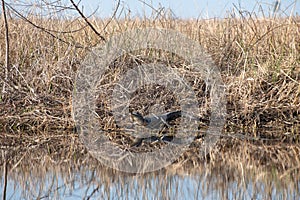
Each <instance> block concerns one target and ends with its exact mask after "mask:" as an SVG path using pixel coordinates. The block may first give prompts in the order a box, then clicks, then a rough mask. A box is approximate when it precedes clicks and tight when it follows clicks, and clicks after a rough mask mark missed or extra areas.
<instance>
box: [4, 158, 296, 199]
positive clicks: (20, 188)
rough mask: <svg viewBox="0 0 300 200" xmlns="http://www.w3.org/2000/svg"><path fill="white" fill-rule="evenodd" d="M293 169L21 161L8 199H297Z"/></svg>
mask: <svg viewBox="0 0 300 200" xmlns="http://www.w3.org/2000/svg"><path fill="white" fill-rule="evenodd" d="M2 170H3V169H2ZM294 172H295V171H294ZM294 172H292V171H291V173H290V174H287V173H286V172H285V173H281V174H279V173H275V172H270V171H269V170H265V171H263V170H262V171H253V170H252V171H251V170H248V171H247V170H245V169H237V168H232V167H230V166H217V167H214V168H211V167H210V166H209V165H207V164H203V165H202V166H197V167H195V168H194V169H193V170H188V169H187V170H183V169H180V170H179V169H178V170H175V169H174V168H173V167H169V168H168V169H166V170H160V171H157V172H153V173H147V174H138V175H136V174H128V173H121V172H118V171H114V170H112V169H109V168H106V167H103V166H101V165H100V164H99V163H97V162H93V163H89V162H87V163H85V164H81V165H76V164H74V163H73V164H49V163H48V164H40V165H39V164H34V165H32V166H25V165H24V166H22V165H21V164H20V166H18V167H16V168H14V169H13V170H10V171H9V173H8V185H7V199H299V198H300V191H299V188H300V178H299V175H296V174H295V173H294ZM1 180H2V181H1V185H0V189H1V193H2V190H3V176H1Z"/></svg>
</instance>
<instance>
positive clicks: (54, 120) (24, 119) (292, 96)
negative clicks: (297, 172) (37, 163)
mask: <svg viewBox="0 0 300 200" xmlns="http://www.w3.org/2000/svg"><path fill="white" fill-rule="evenodd" d="M30 20H31V21H33V22H34V23H36V24H42V25H43V26H44V27H45V28H46V29H49V30H56V32H53V34H54V35H55V36H56V37H55V38H54V37H52V36H50V35H49V34H47V33H45V32H44V31H42V30H40V29H36V28H34V27H32V25H30V24H28V23H25V22H24V21H21V20H16V19H10V20H9V28H10V29H9V36H10V38H11V40H10V59H11V61H10V63H11V68H10V69H11V71H9V74H8V76H9V77H8V80H9V81H8V83H7V91H8V93H7V94H1V99H0V108H1V109H0V132H1V136H0V137H1V138H0V141H1V142H0V143H1V144H2V146H4V147H5V148H12V147H13V146H15V145H19V147H20V149H22V151H25V149H26V148H28V147H29V146H33V148H34V149H39V148H42V149H43V151H44V153H45V154H49V155H51V156H52V157H55V156H57V152H60V153H62V154H63V155H64V156H65V157H66V158H74V157H76V155H77V153H78V151H81V150H82V151H83V147H82V146H81V147H78V146H75V144H77V142H74V140H76V141H77V136H76V135H75V134H74V132H72V130H73V129H74V126H75V125H74V122H73V119H72V116H71V109H72V105H71V98H72V91H73V87H74V77H75V74H76V71H77V70H78V69H79V68H80V64H81V62H82V61H83V60H84V57H85V55H86V54H87V53H88V52H89V49H90V48H92V47H94V46H97V45H100V44H103V41H102V40H101V39H100V38H99V37H97V36H96V35H95V34H94V33H93V32H92V31H91V30H90V29H89V28H88V27H84V26H83V25H82V22H81V21H80V20H78V21H72V22H71V21H67V20H46V19H42V20H41V19H38V18H31V19H30ZM2 23H3V22H2V21H1V24H0V49H1V51H0V65H1V68H0V77H1V79H0V87H2V85H3V83H4V80H5V79H4V77H5V70H4V67H3V66H4V60H5V54H4V52H5V51H4V49H5V40H4V25H3V24H2ZM92 23H93V24H94V25H95V27H96V28H97V29H98V30H103V27H104V26H105V25H106V22H105V21H103V20H99V19H98V20H94V21H92ZM144 27H154V28H168V29H174V30H177V31H179V32H181V33H184V34H186V35H187V36H188V37H189V38H191V39H193V40H195V41H197V42H199V44H201V45H202V47H203V48H204V49H205V50H206V52H207V53H208V54H210V55H211V56H212V58H213V60H214V62H215V64H216V65H217V66H218V67H219V69H220V71H221V75H222V78H223V81H224V83H225V85H226V95H227V112H228V115H227V122H226V125H225V129H224V133H223V134H224V136H225V135H227V136H232V135H234V134H237V133H238V134H239V135H244V136H249V137H251V138H253V140H251V141H248V143H247V144H246V145H245V143H244V142H245V141H242V142H241V141H240V140H238V139H228V138H227V137H226V138H227V139H226V138H225V139H224V140H221V141H220V145H219V147H218V148H219V149H218V150H219V151H218V152H223V153H224V154H222V155H218V154H219V153H216V154H214V155H213V154H212V155H211V160H213V161H218V160H221V161H225V160H226V159H229V158H230V156H231V154H230V153H228V152H230V149H232V148H235V149H236V150H238V151H236V152H237V153H236V155H235V154H234V155H235V156H237V157H239V158H240V159H242V160H244V161H245V160H246V161H247V162H252V163H253V161H254V160H255V162H256V161H257V162H258V163H260V164H266V163H268V161H270V162H271V163H277V162H279V163H277V164H278V165H280V166H282V168H284V169H285V168H286V166H285V164H287V163H285V161H286V160H289V161H291V163H292V164H293V163H294V164H295V165H296V163H299V160H296V161H295V160H290V158H293V157H297V158H298V157H299V140H300V53H299V52H300V45H299V44H300V19H299V17H291V18H254V17H248V18H237V17H229V18H226V19H210V20H175V19H156V20H149V19H145V20H140V19H130V20H113V21H112V22H111V23H109V25H108V26H107V27H106V29H105V31H103V36H104V37H106V38H109V37H110V36H112V35H113V34H116V33H120V32H123V31H126V30H132V29H134V28H144ZM71 30H73V31H71ZM74 30H76V31H74ZM68 31H69V32H68ZM58 38H59V39H58ZM66 138H67V139H66ZM74 138H75V139H74ZM70 140H71V141H73V142H72V143H68V142H70ZM51 141H52V142H51ZM34 144H38V145H37V146H35V145H34ZM66 144H68V145H67V146H68V147H69V148H68V151H70V152H65V151H64V150H63V149H64V147H65V145H66ZM197 145H200V144H199V143H196V144H195V147H197ZM265 145H266V146H265ZM261 146H264V148H263V151H264V153H263V154H261V155H260V154H258V153H257V151H260V150H261ZM76 148H81V149H80V150H78V149H77V150H75V149H76ZM20 149H18V151H19V150H20ZM58 149H59V150H58ZM248 150H249V151H248ZM76 152H77V153H76ZM191 152H193V151H191ZM191 152H190V153H189V152H188V153H187V154H185V155H183V156H182V160H190V161H191V163H193V164H195V162H197V161H198V160H199V159H200V158H197V156H196V157H195V155H194V154H193V153H191ZM274 152H282V153H275V154H274ZM15 153H16V152H15ZM241 155H246V156H241ZM270 155H272V156H275V158H274V160H272V159H273V157H272V156H271V157H270ZM15 156H16V155H15ZM18 159H21V158H20V157H19V158H18ZM18 159H16V160H15V162H16V161H17V160H18ZM265 159H267V161H266V160H265ZM278 160H279V161H278ZM231 161H232V162H234V158H232V159H231ZM280 161H281V162H280ZM294 161H295V162H294ZM179 163H180V162H179ZM287 165H289V164H287Z"/></svg>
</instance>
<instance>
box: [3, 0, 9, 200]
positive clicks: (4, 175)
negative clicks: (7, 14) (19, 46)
mask: <svg viewBox="0 0 300 200" xmlns="http://www.w3.org/2000/svg"><path fill="white" fill-rule="evenodd" d="M3 2H4V0H2V5H3ZM2 10H3V9H2ZM2 157H3V158H4V164H3V179H4V181H3V190H2V199H3V200H5V199H6V189H7V157H8V156H7V152H6V151H2Z"/></svg>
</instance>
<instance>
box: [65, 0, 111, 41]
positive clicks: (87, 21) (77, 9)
mask: <svg viewBox="0 0 300 200" xmlns="http://www.w3.org/2000/svg"><path fill="white" fill-rule="evenodd" d="M70 2H71V3H72V5H73V6H74V8H75V9H76V11H77V12H78V13H79V15H80V16H81V17H82V18H83V19H84V21H85V22H86V23H87V25H88V26H89V27H90V28H91V29H92V30H93V31H94V33H95V34H96V35H97V36H99V37H100V39H101V40H103V41H104V42H106V39H105V38H104V37H103V36H102V35H101V34H100V33H99V32H98V31H97V30H96V29H95V27H94V26H93V25H92V24H91V23H90V22H89V20H88V19H87V18H86V16H85V15H84V14H83V13H82V12H81V10H80V9H79V8H78V6H77V5H76V4H75V2H74V1H73V0H70Z"/></svg>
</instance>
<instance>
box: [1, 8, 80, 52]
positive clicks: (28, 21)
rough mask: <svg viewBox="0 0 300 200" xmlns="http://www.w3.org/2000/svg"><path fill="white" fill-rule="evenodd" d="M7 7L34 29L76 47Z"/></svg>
mask: <svg viewBox="0 0 300 200" xmlns="http://www.w3.org/2000/svg"><path fill="white" fill-rule="evenodd" d="M6 5H7V6H8V7H9V8H10V9H11V10H12V11H13V12H14V13H15V14H17V15H18V16H19V17H20V18H21V19H23V20H24V21H26V22H27V23H29V24H31V25H32V26H33V27H35V28H37V29H40V30H42V31H44V32H45V33H47V34H49V35H50V36H51V37H53V38H55V39H57V40H59V41H60V42H63V43H65V44H68V45H71V46H73V45H74V44H71V43H70V42H67V41H65V40H63V39H61V38H59V37H57V36H56V35H54V34H53V33H51V32H50V31H51V30H48V29H46V28H44V27H42V26H39V25H37V24H35V23H33V22H32V21H30V20H29V19H28V18H26V17H25V16H24V15H22V14H21V13H20V12H18V11H17V10H16V9H14V8H13V7H12V6H10V5H9V4H6ZM75 47H77V48H84V47H83V46H81V45H78V44H76V45H75Z"/></svg>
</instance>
